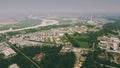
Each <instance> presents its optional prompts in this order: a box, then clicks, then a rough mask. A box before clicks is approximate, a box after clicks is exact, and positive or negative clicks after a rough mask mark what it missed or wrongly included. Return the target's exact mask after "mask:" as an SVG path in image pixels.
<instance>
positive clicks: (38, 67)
mask: <svg viewBox="0 0 120 68" xmlns="http://www.w3.org/2000/svg"><path fill="white" fill-rule="evenodd" d="M6 43H7V44H8V45H9V46H11V47H13V48H14V49H15V50H17V51H18V52H19V53H20V54H21V55H23V56H24V57H25V58H26V59H28V60H29V61H30V62H31V63H33V64H34V65H35V66H36V67H37V68H40V66H39V65H38V64H36V63H35V62H34V61H33V60H31V59H30V58H29V57H28V56H26V55H25V54H24V53H23V52H21V51H20V50H19V49H18V48H16V47H15V46H13V45H12V44H11V43H10V42H7V41H6Z"/></svg>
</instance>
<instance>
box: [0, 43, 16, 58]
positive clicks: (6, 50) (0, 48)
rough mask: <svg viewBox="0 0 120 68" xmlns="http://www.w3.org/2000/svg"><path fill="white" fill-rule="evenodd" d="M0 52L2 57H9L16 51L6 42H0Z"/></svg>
mask: <svg viewBox="0 0 120 68" xmlns="http://www.w3.org/2000/svg"><path fill="white" fill-rule="evenodd" d="M0 54H1V55H2V56H4V58H9V57H12V56H14V55H16V52H15V51H14V50H13V49H12V48H10V47H9V46H8V44H7V43H5V42H2V43H0Z"/></svg>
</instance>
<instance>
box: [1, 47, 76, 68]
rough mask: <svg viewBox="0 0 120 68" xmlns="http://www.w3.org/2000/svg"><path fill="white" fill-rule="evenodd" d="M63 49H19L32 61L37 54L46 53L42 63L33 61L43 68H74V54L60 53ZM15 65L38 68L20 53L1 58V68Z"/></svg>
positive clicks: (23, 67) (21, 67)
mask: <svg viewBox="0 0 120 68" xmlns="http://www.w3.org/2000/svg"><path fill="white" fill-rule="evenodd" d="M61 48H62V47H61V46H30V47H24V48H19V49H20V50H21V51H22V52H23V53H24V54H25V55H27V56H28V57H29V58H30V59H32V58H33V57H34V56H35V55H36V54H40V53H44V54H45V57H44V58H43V59H42V60H41V62H37V61H34V60H33V59H32V60H33V61H34V62H35V63H37V64H38V65H39V66H40V67H42V68H73V66H74V63H75V55H74V53H73V52H69V53H64V54H63V53H60V50H61ZM13 63H16V64H17V65H18V66H20V68H36V67H35V66H34V65H33V64H32V63H31V62H30V61H29V60H28V59H26V58H25V57H24V56H23V55H21V54H20V53H19V52H18V53H17V55H16V56H14V57H12V58H8V59H1V58H0V68H8V66H9V65H11V64H13Z"/></svg>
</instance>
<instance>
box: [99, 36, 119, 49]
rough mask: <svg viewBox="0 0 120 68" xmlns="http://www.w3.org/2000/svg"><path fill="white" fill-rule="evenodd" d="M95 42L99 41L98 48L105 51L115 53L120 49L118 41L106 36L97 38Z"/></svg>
mask: <svg viewBox="0 0 120 68" xmlns="http://www.w3.org/2000/svg"><path fill="white" fill-rule="evenodd" d="M97 40H99V41H100V42H99V44H98V45H99V47H100V48H102V49H105V50H114V51H117V50H119V49H120V46H119V44H120V40H119V38H116V37H107V36H101V37H98V38H97Z"/></svg>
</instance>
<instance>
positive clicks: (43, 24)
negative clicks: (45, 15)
mask: <svg viewBox="0 0 120 68" xmlns="http://www.w3.org/2000/svg"><path fill="white" fill-rule="evenodd" d="M46 22H47V21H46V20H45V21H44V20H43V21H42V23H41V24H40V25H36V26H31V27H26V28H20V29H13V30H3V31H0V33H7V32H15V31H21V30H27V29H33V28H38V27H41V26H48V25H54V24H58V23H56V22H52V23H49V24H48V23H46Z"/></svg>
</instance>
